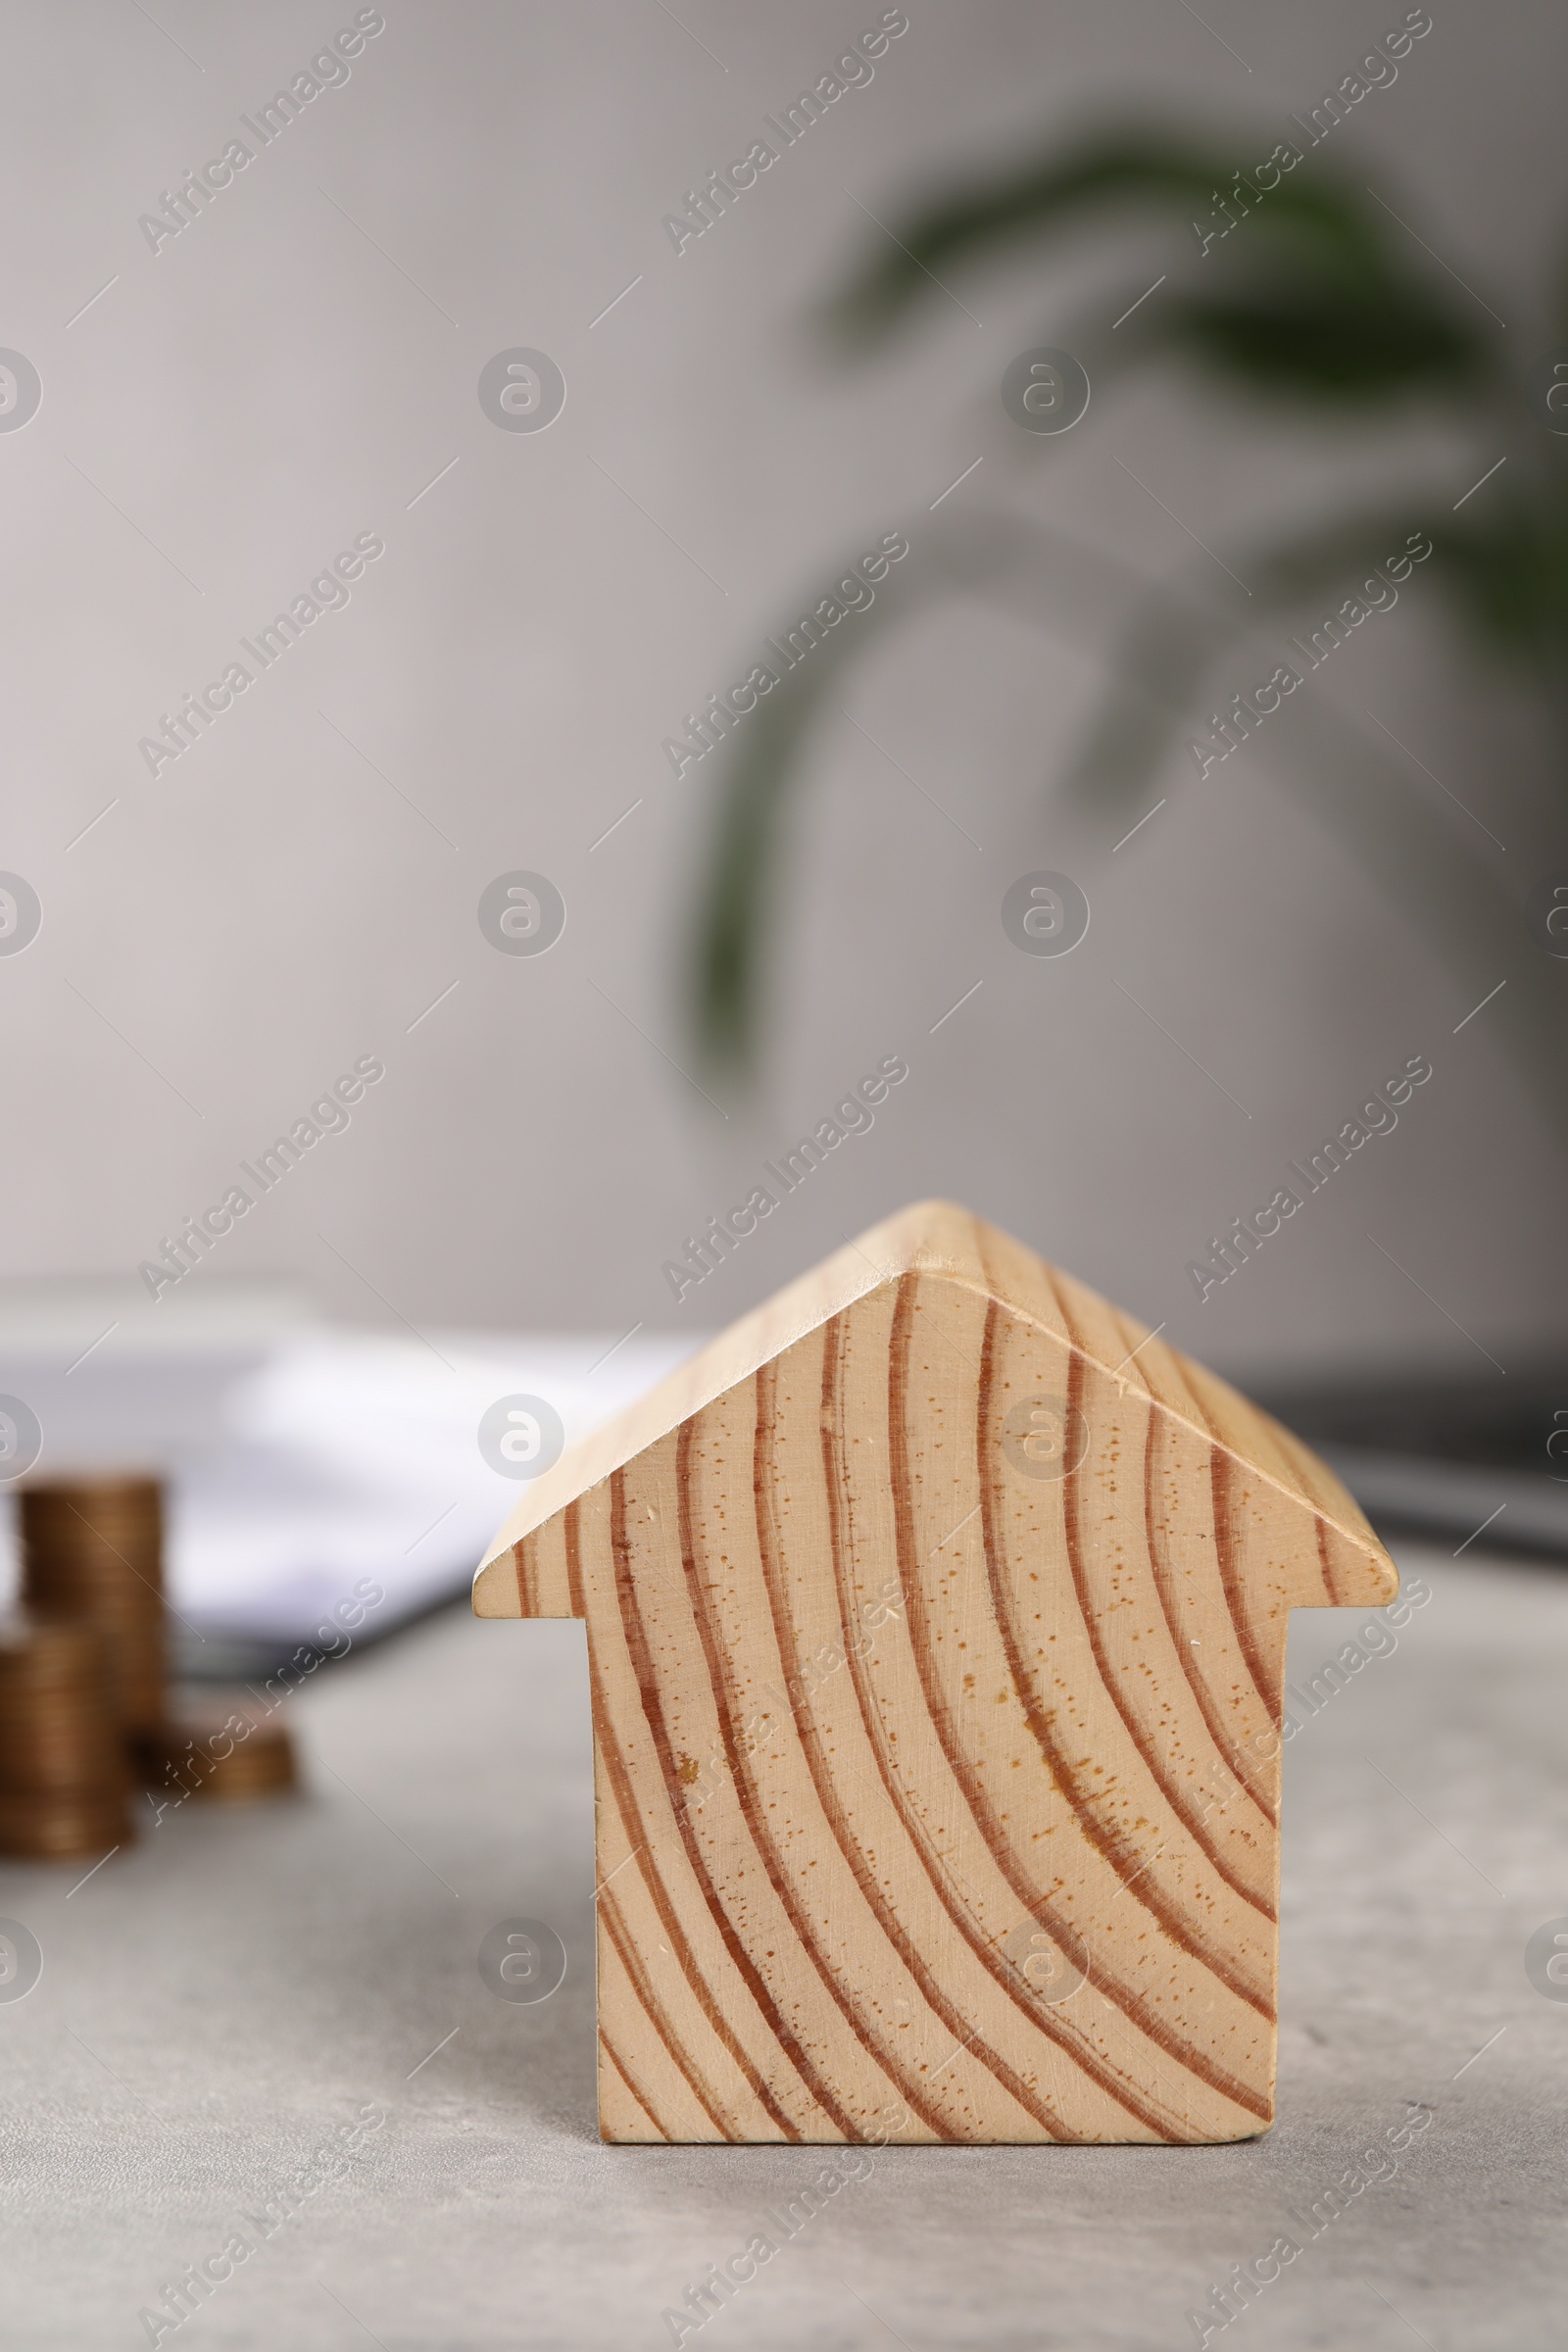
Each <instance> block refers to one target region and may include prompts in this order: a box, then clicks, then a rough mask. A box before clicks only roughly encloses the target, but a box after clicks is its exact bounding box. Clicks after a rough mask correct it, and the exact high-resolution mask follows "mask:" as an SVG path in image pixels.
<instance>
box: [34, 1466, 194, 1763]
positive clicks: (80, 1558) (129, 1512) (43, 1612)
mask: <svg viewBox="0 0 1568 2352" xmlns="http://www.w3.org/2000/svg"><path fill="white" fill-rule="evenodd" d="M21 1501H22V1563H23V1565H22V1593H23V1600H24V1603H25V1607H26V1608H27V1609H28V1610H29V1611H31V1612H32V1613H33V1614H34V1615H36V1616H39V1617H63V1618H70V1619H72V1620H73V1621H77V1622H81V1621H85V1622H86V1623H87V1624H89V1625H95V1626H97V1627H98V1628H99V1630H100V1631H101V1632H102V1634H103V1636H104V1642H105V1651H106V1655H107V1658H108V1664H109V1685H110V1703H111V1707H112V1712H113V1715H114V1719H115V1720H116V1721H117V1722H118V1723H119V1724H120V1726H121V1728H122V1729H123V1731H125V1732H127V1733H129V1732H133V1731H136V1730H138V1729H140V1728H141V1727H142V1726H144V1725H151V1724H156V1723H157V1722H159V1721H160V1719H161V1718H162V1715H163V1711H164V1572H163V1506H162V1498H161V1495H160V1494H159V1489H158V1484H157V1481H156V1480H155V1479H150V1478H116V1479H101V1480H92V1481H87V1480H81V1481H73V1482H71V1483H69V1484H66V1483H61V1484H58V1485H53V1486H35V1487H24V1488H23V1490H22V1496H21Z"/></svg>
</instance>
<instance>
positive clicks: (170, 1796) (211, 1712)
mask: <svg viewBox="0 0 1568 2352" xmlns="http://www.w3.org/2000/svg"><path fill="white" fill-rule="evenodd" d="M132 1752H133V1754H134V1756H135V1758H136V1761H137V1763H138V1764H139V1765H140V1766H141V1769H142V1774H143V1777H144V1779H145V1781H146V1785H147V1788H148V1789H149V1790H150V1791H151V1792H152V1797H153V1804H154V1809H155V1811H156V1812H157V1814H158V1816H159V1818H160V1819H162V1817H163V1814H164V1812H165V1811H166V1810H167V1809H168V1807H169V1806H170V1805H171V1804H176V1805H177V1804H183V1803H184V1801H185V1799H186V1798H187V1797H206V1798H209V1799H213V1800H216V1801H217V1802H219V1803H221V1804H231V1805H232V1804H241V1805H243V1804H250V1803H252V1802H253V1801H254V1800H255V1799H256V1798H257V1797H262V1796H275V1795H277V1794H278V1793H279V1792H280V1791H281V1790H283V1789H292V1788H293V1787H294V1786H295V1770H294V1748H293V1744H292V1742H291V1740H290V1739H289V1736H288V1733H287V1732H286V1731H285V1729H284V1727H283V1725H282V1723H281V1722H280V1721H279V1720H278V1718H277V1717H276V1716H275V1715H274V1714H270V1713H269V1711H268V1709H267V1708H266V1707H264V1706H263V1705H262V1704H261V1703H260V1701H259V1700H256V1699H254V1698H251V1697H249V1696H248V1695H247V1693H246V1692H244V1691H217V1690H201V1691H189V1692H183V1691H182V1692H176V1693H175V1694H174V1695H173V1696H172V1699H171V1701H170V1704H169V1709H168V1712H167V1714H166V1717H165V1720H164V1721H163V1722H162V1723H161V1724H157V1725H155V1726H153V1727H151V1728H149V1729H146V1730H143V1731H140V1732H138V1733H137V1734H136V1735H135V1736H134V1739H133V1741H132Z"/></svg>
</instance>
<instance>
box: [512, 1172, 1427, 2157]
mask: <svg viewBox="0 0 1568 2352" xmlns="http://www.w3.org/2000/svg"><path fill="white" fill-rule="evenodd" d="M1396 1591H1397V1578H1396V1574H1395V1570H1394V1567H1393V1565H1392V1563H1391V1561H1390V1560H1389V1558H1388V1556H1387V1554H1386V1553H1385V1551H1384V1549H1383V1547H1382V1545H1381V1544H1379V1543H1378V1541H1377V1539H1376V1537H1375V1536H1374V1535H1373V1533H1372V1531H1371V1529H1370V1528H1369V1526H1368V1525H1367V1523H1366V1521H1365V1519H1364V1518H1363V1517H1362V1515H1361V1512H1360V1511H1359V1509H1358V1508H1357V1507H1356V1505H1355V1503H1354V1502H1353V1501H1352V1500H1351V1498H1350V1496H1349V1495H1348V1494H1347V1493H1346V1491H1345V1489H1344V1488H1343V1487H1342V1486H1341V1485H1340V1483H1339V1481H1338V1480H1337V1479H1336V1478H1335V1477H1334V1476H1333V1475H1332V1474H1331V1473H1330V1472H1329V1471H1328V1470H1327V1469H1325V1467H1324V1466H1323V1464H1322V1463H1320V1462H1319V1461H1317V1460H1316V1459H1314V1457H1313V1456H1312V1455H1311V1454H1310V1453H1309V1452H1308V1451H1307V1450H1306V1448H1305V1447H1304V1446H1302V1445H1300V1444H1299V1442H1298V1441H1297V1440H1296V1439H1294V1438H1292V1437H1291V1436H1289V1435H1288V1433H1287V1432H1286V1431H1284V1430H1283V1429H1281V1428H1279V1427H1278V1426H1277V1425H1276V1424H1275V1423H1274V1422H1272V1421H1271V1420H1269V1419H1268V1418H1267V1416H1266V1415H1265V1414H1263V1413H1262V1412H1260V1411H1258V1410H1257V1409H1256V1408H1255V1407H1254V1406H1253V1405H1251V1404H1250V1403H1248V1402H1247V1400H1246V1399H1245V1398H1244V1397H1240V1396H1238V1395H1237V1394H1236V1392H1235V1391H1234V1390H1233V1389H1230V1388H1228V1387H1227V1386H1226V1385H1225V1384H1224V1383H1223V1382H1222V1381H1219V1380H1217V1379H1215V1378H1214V1377H1213V1376H1212V1375H1211V1374H1209V1373H1207V1372H1204V1371H1203V1370H1201V1367H1200V1366H1198V1365H1197V1364H1195V1363H1192V1362H1190V1361H1189V1360H1187V1359H1186V1358H1185V1357H1183V1356H1181V1355H1179V1354H1178V1353H1177V1352H1176V1351H1175V1350H1174V1349H1173V1348H1169V1347H1167V1346H1166V1345H1165V1343H1164V1342H1163V1341H1162V1340H1160V1339H1158V1338H1153V1337H1151V1336H1150V1335H1149V1333H1148V1332H1147V1331H1146V1330H1145V1328H1144V1326H1143V1325H1141V1324H1139V1323H1137V1322H1135V1321H1134V1320H1132V1319H1131V1318H1130V1317H1129V1316H1127V1315H1124V1314H1122V1313H1121V1312H1119V1311H1118V1310H1117V1309H1116V1308H1115V1307H1113V1306H1110V1305H1107V1304H1106V1302H1105V1301H1104V1300H1103V1299H1100V1298H1098V1297H1096V1295H1095V1294H1094V1293H1093V1292H1091V1291H1088V1290H1086V1289H1085V1288H1084V1287H1083V1286H1082V1285H1081V1284H1080V1283H1077V1282H1074V1281H1072V1280H1070V1279H1069V1278H1068V1277H1067V1276H1065V1275H1063V1274H1059V1273H1056V1272H1054V1270H1053V1269H1052V1268H1051V1267H1050V1266H1048V1265H1046V1264H1045V1263H1044V1262H1043V1261H1042V1260H1041V1259H1040V1258H1038V1257H1037V1256H1035V1255H1034V1254H1033V1252H1032V1251H1030V1250H1026V1249H1024V1248H1023V1247H1021V1246H1020V1245H1019V1244H1018V1243H1017V1242H1014V1241H1011V1240H1009V1239H1008V1238H1007V1237H1006V1236H1005V1235H1004V1234H1001V1233H998V1232H996V1231H995V1230H993V1229H992V1228H991V1227H989V1226H986V1225H984V1224H982V1223H980V1222H979V1221H978V1220H977V1219H976V1218H974V1217H971V1216H969V1215H967V1214H965V1213H964V1212H963V1211H962V1210H960V1209H957V1208H954V1207H950V1206H948V1205H946V1204H943V1203H931V1202H927V1203H923V1204H921V1205H919V1206H916V1207H913V1208H909V1209H907V1210H905V1211H904V1212H903V1213H902V1214H900V1215H898V1216H895V1217H893V1218H890V1219H889V1220H888V1221H887V1222H886V1223H885V1224H882V1225H879V1226H877V1227H875V1228H874V1229H873V1230H872V1231H871V1232H869V1233H867V1234H865V1235H863V1236H862V1237H861V1238H860V1240H859V1241H858V1242H855V1243H852V1244H850V1245H849V1246H847V1247H846V1248H845V1249H843V1250H840V1251H839V1252H838V1253H837V1254H836V1255H835V1256H833V1257H831V1258H830V1259H828V1260H827V1262H826V1263H825V1264H823V1265H822V1266H819V1267H818V1268H817V1269H816V1270H815V1271H814V1272H813V1273H810V1274H809V1275H807V1276H805V1277H804V1278H803V1279H802V1280H800V1281H798V1282H796V1283H793V1284H791V1285H790V1287H789V1288H788V1289H786V1290H784V1291H782V1292H780V1293H779V1294H778V1295H777V1296H776V1297H775V1298H773V1299H770V1300H769V1301H768V1303H767V1304H766V1305H764V1306H762V1307H760V1308H759V1309H758V1310H757V1311H756V1312H755V1313H753V1314H750V1315H747V1316H746V1317H744V1318H743V1319H742V1320H741V1321H740V1322H738V1323H736V1324H735V1325H734V1326H733V1327H732V1328H731V1329H730V1330H728V1331H727V1332H725V1333H723V1334H722V1336H721V1337H719V1338H718V1339H716V1340H714V1341H713V1342H712V1343H711V1345H710V1346H709V1347H707V1348H704V1349H703V1350H702V1352H701V1353H700V1354H698V1355H697V1356H695V1357H694V1358H693V1359H692V1360H691V1361H690V1362H688V1363H686V1364H685V1365H683V1366H681V1367H680V1368H679V1369H678V1370H677V1371H676V1372H674V1373H673V1374H672V1375H671V1376H670V1377H669V1378H668V1379H666V1380H665V1381H664V1382H662V1385H661V1386H660V1387H659V1388H657V1389H656V1390H654V1391H653V1392H652V1393H651V1394H650V1395H649V1396H648V1397H645V1398H644V1399H642V1400H641V1401H640V1402H639V1403H638V1404H637V1405H635V1406H634V1407H632V1408H631V1409H630V1410H628V1411H627V1412H625V1413H623V1414H621V1416H620V1417H619V1418H618V1419H617V1420H615V1421H614V1422H613V1423H611V1424H610V1425H609V1426H608V1427H607V1428H604V1429H601V1430H600V1431H599V1432H598V1433H597V1434H596V1435H595V1436H593V1437H592V1438H590V1439H589V1440H588V1441H587V1442H586V1443H585V1444H584V1445H582V1446H578V1447H577V1448H576V1449H575V1450H574V1451H573V1452H571V1453H569V1454H567V1455H565V1456H564V1457H563V1459H562V1460H561V1461H560V1462H558V1463H557V1464H556V1465H555V1467H554V1468H553V1469H551V1470H549V1471H548V1472H546V1473H545V1474H544V1475H543V1476H542V1477H540V1478H539V1479H538V1480H537V1481H536V1482H535V1483H534V1485H533V1486H532V1487H531V1488H530V1489H529V1491H528V1492H527V1494H526V1495H524V1497H523V1499H522V1502H521V1504H520V1505H519V1507H518V1509H517V1510H516V1512H515V1514H514V1516H513V1518H512V1519H511V1521H510V1522H509V1523H508V1525H507V1526H506V1527H505V1529H504V1530H503V1531H502V1533H501V1535H500V1536H499V1537H498V1539H497V1541H496V1544H494V1546H493V1547H492V1549H491V1551H490V1553H489V1555H488V1556H487V1558H486V1560H485V1562H484V1564H483V1566H482V1567H481V1569H480V1570H479V1573H478V1576H477V1579H476V1581H475V1586H474V1608H475V1610H476V1611H477V1613H478V1614H479V1615H480V1616H482V1617H580V1618H582V1619H584V1620H585V1621H586V1624H587V1631H588V1660H589V1670H590V1676H591V1688H592V1704H593V1724H594V1742H595V1745H594V1756H595V1789H596V1809H597V1822H598V1867H597V1874H596V1876H597V1880H598V1884H599V1887H600V1892H599V1896H598V1903H597V1913H598V1969H599V1977H598V2000H599V2112H600V2128H601V2131H602V2132H603V2135H604V2137H605V2138H606V2139H610V2140H642V2141H658V2140H731V2141H753V2140H800V2141H846V2140H848V2141H859V2140H870V2139H876V2140H886V2139H896V2140H912V2141H921V2140H923V2141H957V2142H967V2143H977V2142H990V2141H1050V2140H1063V2141H1078V2142H1082V2141H1126V2140H1143V2141H1159V2140H1166V2141H1185V2142H1200V2141H1217V2140H1233V2139H1240V2138H1245V2137H1248V2136H1250V2134H1252V2133H1255V2132H1258V2131H1262V2130H1264V2129H1265V2128H1266V2127H1267V2125H1268V2124H1269V2123H1270V2121H1271V2120H1272V2116H1273V2097H1274V2054H1275V1978H1276V1958H1277V1945H1278V1908H1277V1892H1278V1885H1279V1842H1278V1815H1279V1787H1280V1773H1279V1754H1280V1718H1281V1683H1282V1678H1283V1673H1284V1663H1285V1636H1286V1626H1287V1622H1288V1619H1289V1615H1290V1611H1291V1610H1292V1608H1312V1607H1324V1606H1336V1605H1347V1606H1348V1605H1354V1606H1357V1607H1366V1606H1370V1605H1374V1604H1377V1603H1381V1602H1385V1601H1388V1600H1390V1599H1391V1598H1392V1597H1393V1596H1394V1594H1395V1593H1396Z"/></svg>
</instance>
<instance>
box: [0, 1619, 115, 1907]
mask: <svg viewBox="0 0 1568 2352" xmlns="http://www.w3.org/2000/svg"><path fill="white" fill-rule="evenodd" d="M125 1796H126V1772H125V1761H124V1747H123V1740H122V1738H121V1734H120V1730H119V1726H118V1725H117V1723H116V1721H115V1717H114V1713H113V1710H112V1708H111V1705H110V1696H109V1678H108V1667H107V1659H106V1652H105V1645H104V1639H103V1636H102V1635H101V1634H100V1633H99V1631H98V1630H97V1628H96V1627H94V1626H91V1625H80V1624H77V1625H72V1624H67V1623H63V1622H61V1621H59V1620H56V1621H54V1622H50V1621H48V1620H38V1619H28V1618H25V1617H13V1618H8V1619H4V1620H0V1852H4V1853H7V1854H27V1855H33V1856H37V1857H40V1858H49V1859H55V1860H61V1861H64V1860H68V1859H71V1858H74V1857H79V1856H81V1855H84V1854H103V1853H105V1852H107V1851H108V1850H109V1849H110V1848H111V1847H113V1846H116V1845H124V1844H126V1843H128V1841H129V1840H130V1838H132V1837H133V1836H134V1834H135V1833H134V1831H133V1830H132V1828H131V1825H130V1821H129V1818H128V1816H127V1813H126V1810H125Z"/></svg>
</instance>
